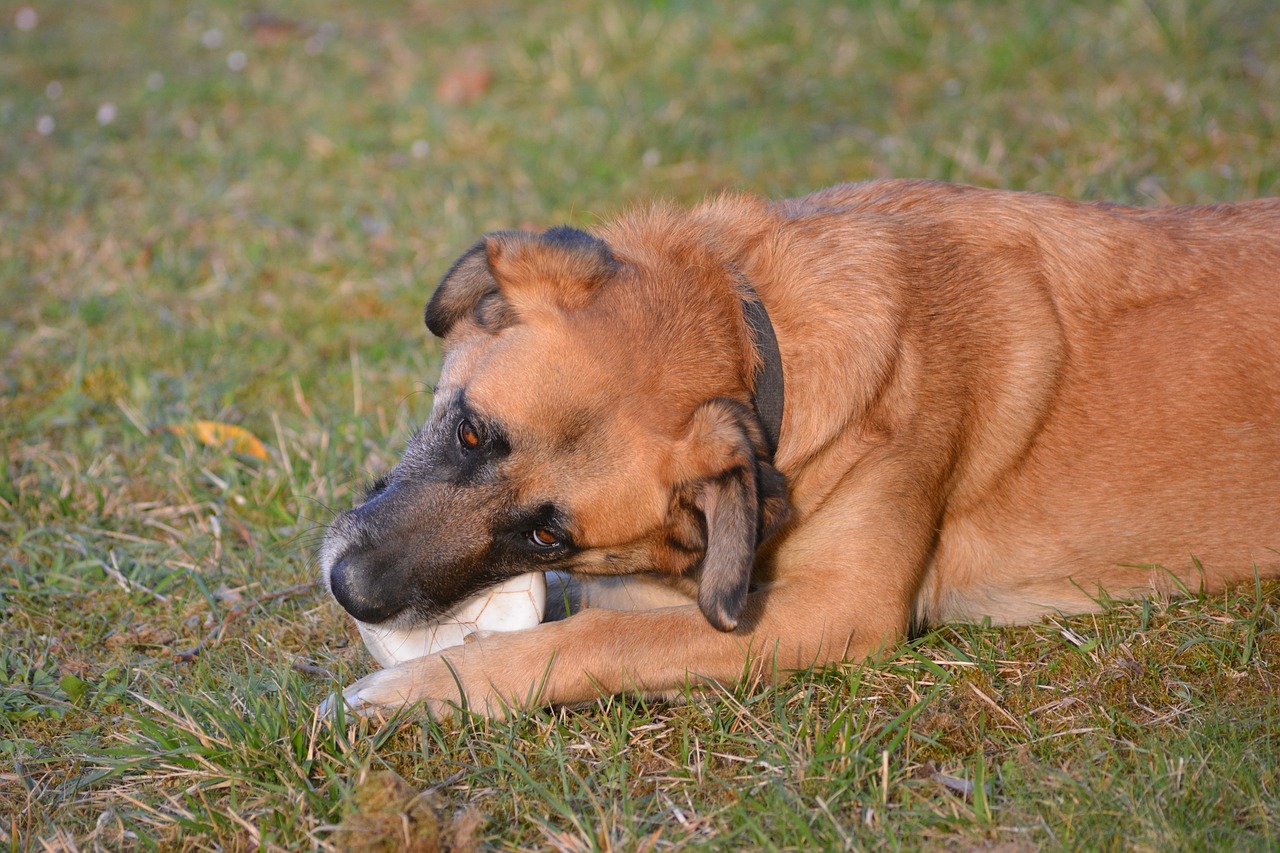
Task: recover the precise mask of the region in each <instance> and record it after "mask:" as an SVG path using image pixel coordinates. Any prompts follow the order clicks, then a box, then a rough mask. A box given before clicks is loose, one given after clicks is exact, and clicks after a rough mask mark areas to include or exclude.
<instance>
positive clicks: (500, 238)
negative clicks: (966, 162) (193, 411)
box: [326, 181, 1280, 714]
mask: <svg viewBox="0 0 1280 853" xmlns="http://www.w3.org/2000/svg"><path fill="white" fill-rule="evenodd" d="M584 236H585V235H581V234H580V232H569V231H568V230H567V229H560V230H558V232H557V233H549V234H548V235H544V237H543V238H538V237H535V236H533V235H528V234H510V233H506V234H497V235H491V236H490V237H489V238H487V239H486V240H485V241H482V242H481V243H480V244H478V245H477V247H476V248H475V249H473V251H472V253H469V254H468V256H464V259H463V260H462V261H460V262H459V265H458V267H455V269H454V270H453V271H451V273H450V275H449V276H447V277H446V280H445V282H444V283H442V286H441V289H440V292H439V294H438V295H437V297H436V298H435V299H433V308H429V310H428V322H429V323H431V324H432V329H433V331H437V332H439V333H442V334H444V335H445V345H446V351H447V358H446V363H445V367H444V369H443V373H442V376H441V380H440V387H439V389H438V392H437V396H438V398H439V399H438V400H437V410H436V412H435V413H433V416H432V422H431V423H432V424H435V423H436V422H437V421H441V423H442V425H440V426H439V428H438V435H441V436H445V438H444V439H431V441H435V442H436V444H431V445H430V446H431V448H433V450H432V452H434V453H437V454H438V453H439V452H443V451H440V449H439V447H438V446H437V445H438V444H439V442H440V441H446V440H447V438H448V430H449V429H451V428H452V426H451V424H452V421H448V419H449V418H452V417H456V413H454V410H453V409H450V408H449V406H451V405H455V404H456V403H457V401H459V400H465V402H466V404H467V405H468V406H470V407H473V409H474V410H475V411H477V412H483V413H485V414H486V416H490V417H493V418H495V419H497V420H498V421H500V422H501V424H502V425H503V430H504V432H503V435H504V436H505V438H506V440H507V443H508V444H509V452H506V453H505V455H501V457H500V458H499V457H498V456H494V457H493V460H495V461H493V462H492V464H489V463H488V462H486V464H488V465H489V467H488V468H484V469H482V470H483V471H484V472H487V473H484V474H483V476H479V479H478V480H476V479H475V478H473V480H474V482H473V480H467V481H466V482H465V483H461V481H459V480H457V478H454V480H452V481H450V484H449V485H448V486H447V491H446V492H441V491H440V489H443V488H446V487H444V486H439V487H437V486H430V487H428V486H422V485H421V483H420V481H421V480H422V478H423V477H424V476H425V477H426V479H428V480H429V479H431V477H432V476H435V475H434V474H431V473H430V472H431V471H432V470H434V469H432V465H433V464H435V463H432V462H431V461H430V460H431V459H434V458H436V457H432V456H431V455H430V453H427V452H426V451H425V450H421V451H415V449H414V446H413V445H412V444H411V447H410V452H409V453H408V454H407V455H406V462H404V463H401V466H398V468H397V472H399V473H398V474H397V472H393V474H392V486H393V488H392V491H395V490H396V489H399V490H400V492H399V493H398V494H403V495H408V496H409V497H405V498H404V499H403V502H402V504H397V505H398V506H399V505H402V506H404V507H410V506H412V507H416V508H415V509H412V510H408V509H406V510H404V511H403V512H400V513H399V515H398V516H397V518H399V517H400V516H405V517H407V518H408V519H409V520H408V521H404V522H402V523H401V526H400V527H395V526H394V525H392V526H388V524H386V523H384V522H383V521H381V520H380V518H381V517H380V516H379V515H378V514H376V513H374V512H373V511H371V510H370V511H367V512H366V513H365V514H364V515H361V516H359V524H356V522H353V525H355V526H360V525H364V526H363V527H361V530H363V531H364V532H365V533H366V534H367V538H369V539H371V540H377V544H375V545H371V546H370V547H374V548H376V547H385V548H394V549H397V555H399V554H401V553H407V554H409V555H410V558H411V559H410V558H406V559H409V562H411V563H413V564H414V567H413V568H405V569H404V572H407V573H408V574H406V575H405V577H412V578H414V579H415V580H414V581H413V582H414V583H418V584H420V585H426V586H431V585H432V584H434V585H435V586H438V587H439V588H440V589H441V590H444V592H442V593H440V594H438V595H436V597H435V598H433V599H431V602H430V604H426V605H422V606H420V607H419V611H420V616H422V617H423V618H425V616H426V615H429V613H430V612H439V611H440V610H442V609H444V608H446V607H447V606H449V605H450V604H452V603H453V602H455V601H456V600H457V599H458V598H460V597H463V596H464V595H466V594H470V593H471V592H473V591H474V590H475V589H476V588H477V587H478V586H482V585H483V583H485V582H491V579H490V576H489V575H486V574H484V573H485V572H487V571H490V569H487V568H486V569H482V568H480V567H481V566H482V565H483V566H491V565H500V566H502V567H503V569H502V572H501V573H505V574H513V573H516V572H517V571H524V570H528V568H529V566H530V565H531V564H530V563H529V562H528V561H525V562H522V560H524V558H523V557H518V556H495V555H496V554H498V553H499V552H497V551H494V550H492V549H493V547H496V546H493V545H492V542H495V541H497V538H498V537H499V534H498V533H494V532H493V531H496V530H508V529H510V530H515V529H518V528H519V522H514V521H513V522H511V523H510V525H508V526H507V527H503V526H502V525H503V524H507V522H505V521H503V522H498V521H495V520H494V519H495V518H498V517H499V516H501V515H502V513H507V512H514V510H511V509H509V508H510V507H532V506H535V505H540V504H548V505H550V504H554V505H555V507H556V508H557V511H558V512H559V513H560V516H558V517H560V518H561V519H562V521H564V523H565V524H567V525H571V527H572V530H571V531H569V532H571V534H572V539H573V543H574V549H573V551H572V553H567V554H563V555H561V556H559V557H556V558H554V559H550V560H548V561H545V562H544V563H539V564H533V565H534V566H535V567H537V566H539V565H541V566H542V567H543V568H547V569H557V570H563V571H566V572H569V573H571V574H572V575H573V576H574V577H577V578H590V577H592V576H600V575H618V576H625V575H635V576H636V578H635V580H634V582H628V581H627V580H625V579H622V578H620V579H618V580H616V581H613V582H611V583H609V584H607V585H601V586H600V587H599V588H598V590H597V591H596V592H593V591H592V587H591V586H590V584H587V585H586V586H585V587H584V588H583V591H582V593H581V595H582V597H583V598H584V599H585V600H586V601H587V603H588V604H592V603H597V602H598V603H600V604H601V605H602V606H599V607H588V608H587V609H585V610H583V611H582V612H579V613H576V614H574V615H572V616H569V617H568V618H565V619H563V620H560V621H554V622H547V623H544V624H543V625H540V626H538V627H536V628H534V629H531V630H526V631H520V632H514V633H510V634H489V635H485V636H483V637H481V638H479V639H478V640H476V641H475V642H471V643H467V644H465V645H463V646H461V647H459V648H456V649H452V650H449V651H446V652H443V653H441V654H438V655H434V656H431V657H426V658H421V659H419V660H415V661H410V662H408V663H404V664H401V665H399V666H396V667H393V668H390V669H387V670H383V671H381V672H377V673H374V674H372V675H370V676H368V677H366V678H364V679H362V680H361V681H359V682H357V683H356V684H354V685H352V687H351V688H349V689H348V690H347V691H346V694H345V696H346V700H347V702H348V703H349V704H351V705H352V707H354V708H357V709H360V710H367V709H370V708H374V707H379V706H398V705H400V704H402V703H405V702H415V701H420V700H422V701H425V702H426V703H427V704H428V705H429V706H430V707H431V708H432V709H433V710H436V711H439V710H441V709H443V708H445V707H447V703H450V702H458V701H460V700H461V701H465V702H466V703H467V704H469V705H470V707H471V708H472V709H474V710H478V711H480V712H487V713H491V714H494V713H501V712H502V710H503V708H504V707H505V706H507V705H513V706H527V705H531V704H537V703H574V702H580V701H584V700H590V699H593V698H595V697H597V696H599V695H600V694H601V693H602V692H603V693H612V692H617V691H624V690H638V691H642V692H645V693H655V694H660V693H666V692H669V691H674V690H679V689H681V688H682V687H683V686H684V685H685V684H686V683H688V682H689V681H692V682H695V683H697V682H706V681H718V682H731V681H735V680H737V679H739V678H741V677H742V676H743V674H744V673H745V672H747V671H748V665H749V666H750V667H751V668H752V669H754V670H755V671H756V672H758V673H764V674H771V673H777V672H779V671H785V670H789V669H796V668H804V667H808V666H810V665H813V664H824V663H828V662H831V661H838V660H844V659H853V660H857V659H862V658H864V657H865V656H867V655H869V654H872V653H875V652H876V651H877V650H880V649H882V648H884V647H885V646H886V645H888V644H892V643H894V642H896V641H898V640H900V639H901V638H902V637H904V636H905V635H906V633H907V631H908V626H909V625H910V624H911V623H912V622H913V621H915V622H917V623H926V624H927V623H938V622H944V621H948V620H972V619H981V618H984V617H989V618H990V619H991V620H992V621H993V622H997V623H1002V622H1003V623H1008V622H1021V621H1027V620H1034V619H1037V618H1039V617H1040V616H1042V615H1043V614H1047V613H1053V612H1057V611H1063V612H1081V611H1087V610H1090V609H1093V608H1095V607H1096V606H1097V602H1098V601H1099V598H1100V597H1101V596H1110V597H1115V598H1122V597H1126V596H1128V597H1131V596H1138V595H1144V594H1149V593H1151V592H1153V591H1169V590H1173V589H1175V588H1176V587H1178V586H1179V585H1185V586H1186V587H1189V588H1191V589H1193V590H1194V589H1201V588H1203V589H1206V590H1214V589H1219V588H1221V587H1222V586H1223V585H1224V584H1227V583H1231V582H1235V581H1241V580H1245V579H1251V578H1253V577H1254V576H1255V573H1256V574H1257V575H1260V576H1262V577H1276V576H1277V575H1278V574H1280V553H1278V552H1277V550H1276V549H1277V548H1280V200H1265V201H1255V202H1246V203H1241V204H1231V205H1215V206H1211V207H1187V208H1167V209H1153V210H1140V209H1133V208H1125V207H1118V206H1111V205H1098V204H1081V203H1075V202H1071V201H1067V200H1064V199H1059V198H1055V197H1050V196H1044V195H1032V194H1018V193H1009V192H998V191H988V190H980V189H975V188H970V187H957V186H949V185H944V184H938V183H931V182H922V181H891V182H877V183H868V184H858V185H846V186H840V187H835V188H833V189H829V190H825V191H823V192H819V193H816V194H814V195H811V196H808V197H806V198H802V199H796V200H790V201H783V202H777V203H767V202H764V201H760V200H756V199H753V198H748V197H742V196H725V197H721V198H717V199H714V200H712V201H709V202H707V203H705V204H703V205H701V206H699V207H697V208H695V209H693V210H692V211H688V212H686V211H682V210H677V209H675V208H672V207H665V206H658V207H653V208H650V209H646V210H642V211H639V212H636V213H633V214H631V215H628V216H625V217H623V218H621V219H620V220H619V221H617V222H615V223H613V224H610V225H607V226H605V227H603V228H601V229H599V230H598V232H597V234H596V237H598V238H599V239H598V240H594V241H590V240H584V239H581V238H582V237H584ZM468 259H469V260H468ZM734 270H738V271H741V273H742V276H743V277H744V278H745V280H746V281H747V282H749V283H750V284H751V286H753V287H754V288H755V290H756V291H757V292H758V293H759V295H760V298H761V300H762V302H763V303H764V305H765V307H766V308H767V310H768V312H769V316H770V318H771V320H772V323H773V326H774V329H775V331H776V335H777V338H778V341H779V347H780V350H781V355H782V362H783V368H784V372H785V378H786V410H785V417H784V422H783V427H782V433H781V440H780V444H779V447H778V449H777V453H776V455H775V456H774V458H773V459H769V458H768V454H767V453H766V452H765V451H764V450H763V444H764V442H763V438H762V436H761V434H760V425H759V424H758V423H757V422H756V420H755V418H754V417H753V416H752V412H751V409H750V400H751V393H752V388H751V387H750V384H751V381H752V377H753V376H754V375H755V369H756V367H757V360H758V358H759V357H758V356H757V354H756V352H755V350H754V347H753V345H752V339H751V335H750V332H749V329H748V328H747V327H746V325H745V320H744V319H743V314H742V307H741V299H742V295H743V294H742V292H741V286H740V284H739V283H738V279H737V278H735V274H734ZM433 309H434V311H435V316H434V317H433V316H432V311H433ZM446 421H447V422H446ZM429 428H430V429H436V427H432V426H431V424H429ZM430 429H429V430H428V432H430ZM430 435H437V433H430ZM423 441H424V442H425V441H427V439H423ZM425 446H426V445H425V444H424V447H425ZM411 459H416V460H417V461H416V463H415V464H416V467H414V466H410V465H409V463H410V461H411ZM406 466H408V467H406ZM402 468H403V469H404V470H401V469H402ZM775 468H776V470H775ZM468 470H471V469H468ZM415 471H416V472H418V473H417V474H415V473H414V472H415ZM423 472H426V473H425V474H424V473H423ZM777 472H781V473H782V474H784V475H785V477H786V484H785V486H784V484H783V481H782V478H781V477H780V476H779V475H778V473H777ZM415 476H417V478H418V479H416V480H415V479H414V477H415ZM459 476H462V475H459ZM467 476H471V475H467ZM464 479H465V478H464ZM481 481H483V482H481ZM460 483H461V484H460ZM415 489H427V490H428V491H429V494H426V493H424V494H426V496H425V497H421V498H418V497H413V496H414V495H418V494H419V493H418V492H416V491H414V490H415ZM485 490H487V491H485ZM482 493H483V495H484V497H474V495H480V494H482ZM442 495H443V497H442ZM396 500H400V499H399V498H397V499H396ZM353 512H356V513H360V512H361V510H356V511H353ZM502 517H504V518H505V516H502ZM511 525H515V526H514V527H513V526H511ZM428 528H429V529H431V530H433V531H435V530H437V529H443V530H445V531H446V532H441V533H435V532H432V533H429V534H424V533H421V532H420V531H421V530H423V529H428ZM348 532H349V531H348ZM502 535H506V534H502ZM757 537H759V538H757ZM340 544H341V543H340ZM757 545H759V548H758V550H757ZM326 548H329V546H328V545H326ZM433 549H434V550H433ZM468 549H469V550H468ZM486 549H488V550H486ZM331 551H332V553H331V554H330V555H329V558H330V563H335V564H336V562H341V561H340V560H339V559H338V558H339V557H340V556H341V555H340V553H339V552H340V551H341V548H340V547H339V546H337V545H335V546H334V547H333V548H332V549H331ZM464 552H465V553H464ZM513 553H514V552H513ZM753 553H754V557H753ZM501 554H507V552H506V551H502V552H501ZM441 555H443V556H441ZM459 555H463V556H459ZM467 555H470V556H467ZM398 558H399V557H398ZM744 561H745V562H744ZM328 565H329V563H326V573H327V572H328ZM423 566H426V568H423ZM744 566H745V569H744V568H743V567H744ZM493 571H496V570H493ZM413 572H417V573H418V574H413ZM424 572H425V573H426V574H423V573H424ZM744 572H745V574H744ZM482 575H483V577H481V576H482ZM746 575H749V578H748V577H746ZM748 580H749V582H750V584H751V589H752V591H751V592H750V593H747V592H746V584H747V582H748ZM353 583H354V581H353ZM433 588H434V587H433ZM653 590H658V592H657V593H653V592H652V591H653ZM651 593H652V594H651ZM371 595H372V593H371ZM424 600H425V599H424ZM673 601H674V602H677V604H676V605H675V606H671V605H672V603H673ZM680 601H687V602H689V603H687V604H679V603H678V602H680ZM649 606H653V607H654V608H656V609H645V608H647V607H649ZM614 607H634V608H636V609H632V610H616V609H611V608H614ZM459 684H461V685H462V687H463V688H464V690H465V695H464V696H460V695H459V691H458V685H459Z"/></svg>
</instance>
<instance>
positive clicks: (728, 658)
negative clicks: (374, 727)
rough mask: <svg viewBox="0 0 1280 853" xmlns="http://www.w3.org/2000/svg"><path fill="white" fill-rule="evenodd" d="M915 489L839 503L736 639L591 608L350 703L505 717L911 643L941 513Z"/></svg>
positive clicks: (357, 694)
mask: <svg viewBox="0 0 1280 853" xmlns="http://www.w3.org/2000/svg"><path fill="white" fill-rule="evenodd" d="M900 470H901V469H900ZM860 479H861V478H860ZM891 479H893V480H896V481H898V486H901V485H902V480H901V479H900V478H899V477H893V478H891ZM862 485H866V484H865V483H863V484H862ZM885 485H886V486H887V485H888V484H887V483H886V484H885ZM889 494H893V495H895V499H892V500H891V499H889V497H888V495H889ZM904 494H906V492H904V491H903V490H902V489H901V488H893V489H890V490H889V491H888V494H886V493H885V490H883V489H873V490H870V491H866V490H862V489H859V488H857V487H856V485H855V486H851V487H849V488H846V489H842V490H840V494H837V495H834V496H832V498H830V499H828V501H827V502H826V503H825V504H824V505H823V507H822V508H821V510H819V511H818V512H816V513H814V515H813V517H812V518H810V519H807V520H806V522H805V523H804V524H803V525H801V528H800V529H799V530H797V531H795V532H794V533H793V534H791V535H790V536H789V537H788V538H787V541H786V542H785V543H783V544H782V545H781V546H780V547H779V549H778V551H777V552H776V554H775V555H774V560H775V561H776V564H777V565H776V570H775V578H776V579H775V581H774V582H773V583H771V584H770V585H769V587H768V588H767V589H764V590H762V591H760V592H756V593H752V594H751V595H750V597H749V599H748V603H747V607H746V609H745V610H744V612H743V618H742V619H741V621H740V623H739V626H738V628H737V629H736V630H734V631H730V632H721V631H718V630H716V629H715V628H714V627H712V626H711V625H710V624H709V623H708V622H707V619H706V617H705V616H704V615H703V614H702V612H701V611H700V610H699V609H698V608H697V607H696V606H692V605H686V606H677V607H665V608H662V609H657V610H648V611H635V612H620V611H612V610H603V609H587V610H584V611H583V612H581V613H577V614H575V615H573V616H570V617H569V618H567V619H564V620H563V621H559V622H551V623H544V624H542V625H539V626H538V627H536V628H531V629H529V630H526V631H518V632H513V633H510V634H487V635H480V636H477V637H476V638H475V640H474V641H473V642H469V643H466V644H464V645H463V646H460V647H457V648H454V649H449V650H447V651H445V652H442V653H440V654H436V655H431V656H428V657H424V658H419V659H417V660H412V661H407V662H405V663H402V664H400V665H398V666H395V667H391V668H389V669H384V670H381V671H379V672H375V673H373V674H371V675H369V676H367V677H365V678H363V679H361V680H359V681H357V682H356V683H355V684H353V685H351V686H350V687H349V688H347V690H346V691H344V694H343V696H344V699H345V700H346V702H347V704H348V706H350V707H351V708H352V709H353V710H355V711H357V712H361V713H367V712H369V711H372V710H374V709H376V708H380V707H382V708H394V707H399V706H401V705H405V704H410V703H414V702H424V703H425V704H426V706H427V707H428V708H429V709H430V710H431V711H432V712H433V713H436V714H440V713H447V712H448V711H449V708H450V705H452V704H457V703H461V704H464V705H465V706H467V707H469V708H470V709H471V710H473V711H476V712H478V713H481V714H487V715H490V716H501V715H502V714H504V713H505V711H506V710H507V709H508V708H520V707H529V706H535V705H539V704H548V703H551V704H576V703H580V702H585V701H591V700H593V699H596V698H598V697H600V696H601V695H608V694H612V693H619V692H626V691H634V692H639V693H643V694H650V695H656V694H666V693H670V692H672V691H678V690H680V689H682V688H683V687H684V686H685V685H686V684H694V685H696V684H699V683H707V682H718V683H732V682H736V681H738V680H739V679H741V678H742V677H743V676H744V675H762V676H765V677H776V676H777V675H779V674H781V673H783V672H786V671H788V670H797V669H805V668H807V667H810V666H814V665H822V664H826V663H831V662H833V661H838V660H844V659H852V660H861V659H863V658H865V657H866V656H868V655H870V654H872V653H874V652H876V651H878V650H879V649H880V648H882V647H883V646H885V645H886V644H888V643H892V642H895V641H897V640H899V639H901V638H902V637H903V636H904V635H905V633H906V630H907V625H908V621H909V616H910V613H911V608H912V600H913V597H914V595H915V591H916V588H917V586H918V581H919V576H920V572H921V571H922V566H923V565H924V561H925V559H926V558H927V555H928V549H929V547H930V546H931V544H932V537H933V527H932V525H931V524H921V523H920V522H919V519H921V518H931V517H932V516H931V515H929V514H928V512H929V510H928V509H927V508H926V509H925V513H924V514H920V513H918V512H915V511H913V509H912V508H910V507H904V506H903V503H904ZM841 495H843V497H841ZM868 495H871V497H868ZM906 500H908V501H909V500H910V499H909V498H906ZM459 687H461V688H462V690H461V692H460V691H459Z"/></svg>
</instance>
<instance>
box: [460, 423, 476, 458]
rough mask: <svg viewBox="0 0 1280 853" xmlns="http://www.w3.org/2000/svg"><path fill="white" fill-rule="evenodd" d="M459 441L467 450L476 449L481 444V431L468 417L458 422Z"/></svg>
mask: <svg viewBox="0 0 1280 853" xmlns="http://www.w3.org/2000/svg"><path fill="white" fill-rule="evenodd" d="M458 443H459V444H461V445H462V447H463V449H465V450H475V449H476V448H477V447H479V446H480V433H479V432H477V431H476V427H475V424H473V423H471V421H469V420H467V419H466V418H463V419H462V421H461V422H459V424H458Z"/></svg>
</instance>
